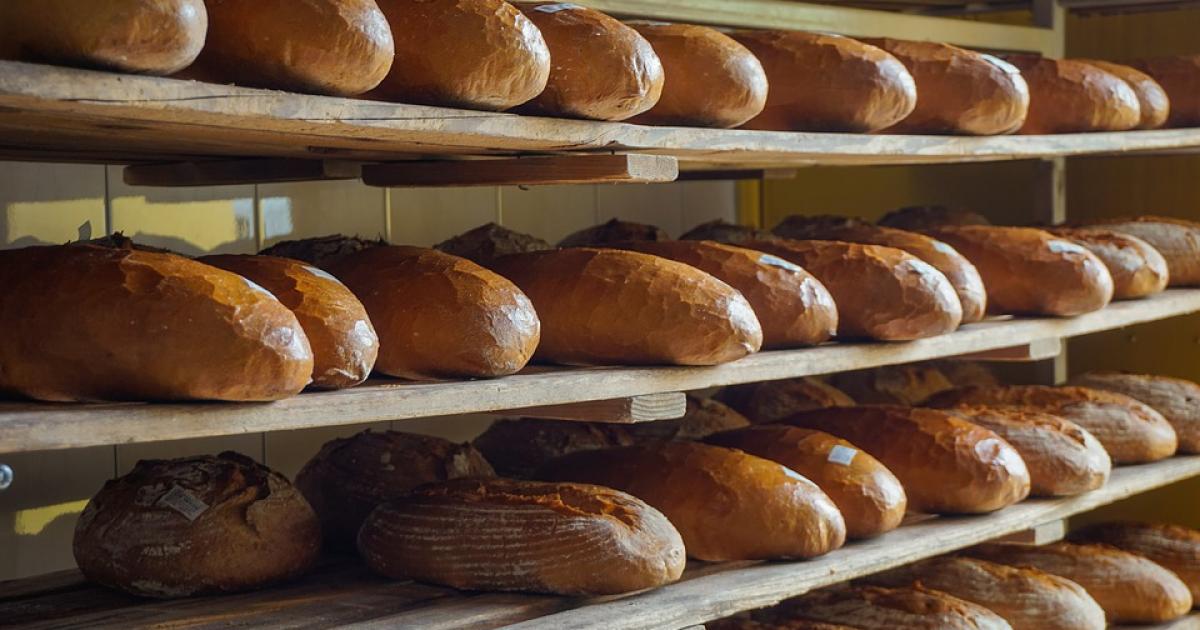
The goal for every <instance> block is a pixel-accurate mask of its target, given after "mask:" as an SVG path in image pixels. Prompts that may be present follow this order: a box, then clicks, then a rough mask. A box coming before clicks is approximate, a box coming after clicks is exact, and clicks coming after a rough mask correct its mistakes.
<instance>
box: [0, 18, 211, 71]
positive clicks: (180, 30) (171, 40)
mask: <svg viewBox="0 0 1200 630" xmlns="http://www.w3.org/2000/svg"><path fill="white" fill-rule="evenodd" d="M207 31H208V12H207V11H206V10H205V9H204V2H203V0H107V1H105V2H89V3H86V4H83V5H81V4H80V3H79V2H78V0H4V2H0V40H3V41H4V43H3V44H0V58H4V59H17V60H22V61H48V62H51V63H61V64H66V65H73V66H75V65H78V66H88V67H98V68H110V69H113V70H119V71H121V72H137V73H145V74H171V73H172V72H177V71H179V70H182V69H183V68H185V67H186V66H187V65H188V64H190V63H192V61H194V60H195V59H196V56H197V55H199V54H200V49H201V47H203V46H204V36H205V33H206V32H207Z"/></svg>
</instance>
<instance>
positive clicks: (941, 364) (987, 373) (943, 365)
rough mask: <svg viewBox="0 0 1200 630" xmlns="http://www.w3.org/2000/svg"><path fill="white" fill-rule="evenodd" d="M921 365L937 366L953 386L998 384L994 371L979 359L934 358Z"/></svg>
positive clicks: (990, 385)
mask: <svg viewBox="0 0 1200 630" xmlns="http://www.w3.org/2000/svg"><path fill="white" fill-rule="evenodd" d="M922 365H928V366H930V367H934V368H937V370H938V371H939V372H941V373H942V376H945V377H946V378H947V379H948V380H949V381H950V384H952V385H954V386H955V387H992V386H995V385H1000V379H999V378H997V377H996V374H995V372H992V369H991V368H989V367H988V366H987V364H985V363H983V362H981V361H964V360H962V359H936V360H933V361H926V362H924V363H923V364H922Z"/></svg>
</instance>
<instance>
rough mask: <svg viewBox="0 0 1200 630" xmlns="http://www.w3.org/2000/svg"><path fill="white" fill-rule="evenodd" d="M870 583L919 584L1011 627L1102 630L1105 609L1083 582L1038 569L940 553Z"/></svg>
mask: <svg viewBox="0 0 1200 630" xmlns="http://www.w3.org/2000/svg"><path fill="white" fill-rule="evenodd" d="M867 581H868V582H870V583H871V584H877V585H879V586H890V587H906V586H912V585H914V584H918V583H919V584H920V585H921V586H922V587H925V588H929V589H933V590H935V591H938V592H941V593H947V594H949V595H953V596H954V597H957V598H959V599H962V600H965V601H968V602H971V603H974V604H978V605H980V606H983V607H984V608H987V609H988V610H990V611H992V612H994V613H996V614H998V615H1000V616H1001V617H1003V618H1004V620H1005V621H1007V622H1008V623H1009V625H1011V626H1012V627H1013V630H1104V629H1105V628H1106V627H1107V626H1106V625H1105V623H1104V610H1103V609H1102V608H1100V604H1097V603H1096V600H1094V599H1092V596H1091V595H1088V593H1087V591H1085V590H1083V587H1082V586H1079V585H1078V584H1076V583H1074V582H1072V581H1070V580H1068V579H1065V578H1061V577H1058V576H1056V575H1051V574H1049V573H1045V572H1043V571H1039V570H1037V569H1029V568H1018V567H1010V566H1005V565H1003V564H997V563H995V562H988V561H986V560H978V559H975V558H961V557H953V556H942V557H940V558H932V559H930V560H926V561H924V562H918V563H916V564H911V565H908V566H906V567H901V568H899V569H895V570H892V571H888V572H886V573H882V574H877V575H872V576H870V577H868V578H867Z"/></svg>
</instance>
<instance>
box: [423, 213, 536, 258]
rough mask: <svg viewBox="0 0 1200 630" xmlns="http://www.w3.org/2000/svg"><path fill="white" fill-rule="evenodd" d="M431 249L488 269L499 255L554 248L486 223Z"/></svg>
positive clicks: (529, 236) (526, 236)
mask: <svg viewBox="0 0 1200 630" xmlns="http://www.w3.org/2000/svg"><path fill="white" fill-rule="evenodd" d="M433 248H434V249H436V250H438V251H442V252H445V253H447V254H450V255H451V256H458V257H460V258H466V259H467V260H469V261H471V262H475V263H479V264H481V265H484V266H487V264H488V263H490V262H491V261H493V260H495V259H496V258H499V257H500V256H507V255H509V254H523V253H525V252H540V251H543V250H547V249H554V246H553V245H551V244H550V243H547V242H546V241H543V240H542V239H540V238H538V237H536V236H531V235H529V234H523V233H521V232H517V231H515V230H510V229H508V228H506V227H504V226H502V225H496V224H495V223H488V224H486V225H481V226H479V227H477V228H475V229H473V230H468V231H466V232H463V233H462V234H459V235H458V236H454V237H451V238H448V239H446V240H444V241H442V242H441V243H438V244H437V245H434V246H433Z"/></svg>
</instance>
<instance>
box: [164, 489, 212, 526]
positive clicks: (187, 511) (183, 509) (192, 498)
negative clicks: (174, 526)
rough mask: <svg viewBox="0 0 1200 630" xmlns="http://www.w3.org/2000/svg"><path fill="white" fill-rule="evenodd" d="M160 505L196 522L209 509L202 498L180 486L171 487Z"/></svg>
mask: <svg viewBox="0 0 1200 630" xmlns="http://www.w3.org/2000/svg"><path fill="white" fill-rule="evenodd" d="M158 504H159V505H161V506H163V507H168V508H171V509H172V510H175V511H176V512H179V513H180V514H182V515H183V517H184V518H186V519H187V520H189V521H194V520H196V519H197V518H199V517H200V515H201V514H203V513H204V511H205V510H207V509H208V504H207V503H205V502H204V501H201V500H200V497H198V496H196V495H194V494H192V493H191V492H188V491H187V490H186V489H184V488H181V487H179V486H171V489H170V490H168V491H167V493H166V494H164V495H162V498H161V499H159V500H158Z"/></svg>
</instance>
